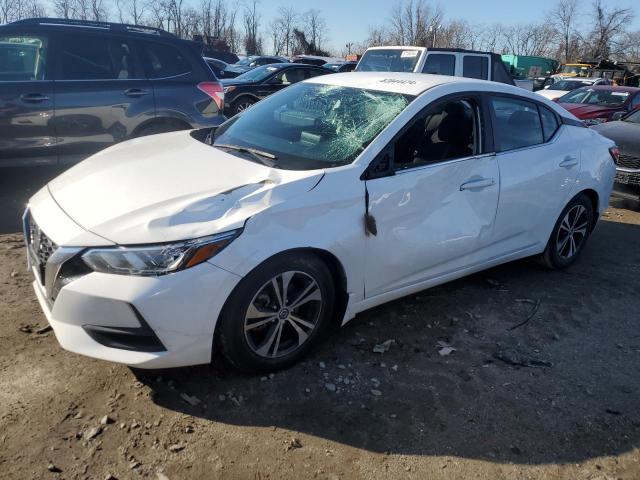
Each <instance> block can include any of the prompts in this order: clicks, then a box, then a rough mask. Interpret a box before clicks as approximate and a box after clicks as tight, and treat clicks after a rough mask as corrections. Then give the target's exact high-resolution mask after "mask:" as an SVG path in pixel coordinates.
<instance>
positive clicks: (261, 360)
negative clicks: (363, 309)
mask: <svg viewBox="0 0 640 480" xmlns="http://www.w3.org/2000/svg"><path fill="white" fill-rule="evenodd" d="M334 300H335V289H334V286H333V280H332V277H331V272H330V271H329V268H328V267H327V265H326V264H325V263H324V262H323V261H322V260H321V259H320V258H318V257H317V256H315V255H313V254H304V253H303V254H301V253H289V254H284V255H280V256H277V257H274V258H272V259H270V260H267V261H266V262H264V263H263V264H262V265H260V266H258V267H257V268H256V269H254V270H253V271H252V272H250V273H249V274H248V275H247V276H246V277H245V278H243V279H242V280H241V281H240V283H239V284H238V286H237V287H236V288H235V290H234V291H233V292H232V293H231V295H230V296H229V298H228V299H227V302H226V304H225V306H224V308H223V311H222V314H221V316H220V320H219V326H218V332H217V336H216V346H217V347H219V348H220V350H221V352H222V354H223V355H224V356H225V358H226V359H227V360H229V362H230V363H231V364H232V365H233V366H234V367H236V368H237V369H238V370H241V371H244V372H251V373H253V372H269V371H274V370H280V369H282V368H286V367H288V366H290V365H292V364H293V363H295V362H297V361H298V360H300V359H301V358H302V357H303V356H305V355H306V354H307V353H308V352H309V350H310V349H311V348H312V347H313V345H314V344H316V343H317V341H318V340H319V339H321V338H322V337H323V336H324V333H325V332H326V331H327V330H328V328H329V326H330V325H331V323H332V322H331V319H332V318H333V313H334V304H335V301H334Z"/></svg>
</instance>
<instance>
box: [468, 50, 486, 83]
mask: <svg viewBox="0 0 640 480" xmlns="http://www.w3.org/2000/svg"><path fill="white" fill-rule="evenodd" d="M462 76H463V77H467V78H479V79H480V80H488V79H489V59H488V58H487V57H480V56H478V55H465V56H464V58H463V60H462Z"/></svg>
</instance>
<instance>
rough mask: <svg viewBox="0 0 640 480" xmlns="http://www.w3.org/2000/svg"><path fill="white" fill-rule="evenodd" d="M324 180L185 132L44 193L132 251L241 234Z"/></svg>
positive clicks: (95, 164) (62, 180)
mask: <svg viewBox="0 0 640 480" xmlns="http://www.w3.org/2000/svg"><path fill="white" fill-rule="evenodd" d="M323 173H324V171H323V170H312V171H290V170H278V169H273V168H269V167H266V166H263V165H260V164H257V163H254V162H251V161H249V160H244V159H242V158H239V157H237V156H235V155H232V154H229V153H226V152H224V151H222V150H219V149H217V148H213V147H211V146H209V145H206V144H204V143H202V142H200V141H198V140H196V139H194V138H193V137H192V136H191V135H190V132H188V131H181V132H174V133H168V134H162V135H152V136H149V137H144V138H140V139H135V140H131V141H128V142H124V143H121V144H118V145H115V146H113V147H111V148H108V149H106V150H103V151H102V152H100V153H98V154H96V155H93V156H92V157H90V158H88V159H87V160H85V161H83V162H81V163H80V164H78V165H76V166H75V167H73V168H71V169H70V170H68V171H67V172H65V173H64V174H62V175H61V176H59V177H58V178H56V179H55V180H53V181H51V182H50V183H49V184H48V186H47V187H48V189H49V192H50V193H51V195H52V197H53V198H54V199H55V201H56V202H57V203H58V205H59V206H60V207H61V208H62V209H63V210H64V211H65V213H66V214H67V215H68V216H69V217H71V218H72V219H73V220H74V221H75V222H76V223H77V224H78V225H80V226H81V227H83V228H85V229H86V230H88V231H90V232H92V233H95V234H96V235H99V236H101V237H103V238H105V239H107V240H109V241H111V242H114V243H117V244H121V245H131V244H144V243H157V242H168V241H174V240H184V239H189V238H197V237H201V236H205V235H210V234H213V233H217V232H223V231H226V230H231V229H235V228H240V227H242V226H243V225H244V222H245V220H246V219H247V218H249V217H251V216H253V215H255V214H257V213H259V212H261V211H263V210H265V209H267V208H269V207H271V206H273V205H276V204H278V203H281V202H283V201H285V200H288V199H290V198H292V197H294V196H297V195H301V194H304V193H305V192H307V191H309V190H311V189H312V188H313V187H314V186H315V185H317V184H318V182H319V181H320V179H321V178H322V175H323Z"/></svg>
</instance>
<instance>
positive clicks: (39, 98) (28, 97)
mask: <svg viewBox="0 0 640 480" xmlns="http://www.w3.org/2000/svg"><path fill="white" fill-rule="evenodd" d="M20 100H22V101H23V102H30V103H39V102H44V101H46V100H49V97H47V96H46V95H42V94H41V93H25V94H24V95H20Z"/></svg>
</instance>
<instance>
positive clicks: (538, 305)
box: [507, 299, 540, 332]
mask: <svg viewBox="0 0 640 480" xmlns="http://www.w3.org/2000/svg"><path fill="white" fill-rule="evenodd" d="M517 301H520V302H521V303H522V302H525V303H530V302H531V300H529V299H516V302H517ZM539 308H540V299H538V300H536V302H535V304H534V306H533V310H531V313H529V315H528V316H527V318H525V319H524V320H523V321H522V322H520V323H517V324H515V325H513V326H512V327H509V328H507V330H508V331H509V332H510V331H512V330H515V329H516V328H519V327H522V326H523V325H526V324H527V323H529V320H531V319H532V318H533V317H534V316H535V315H536V313H538V309H539Z"/></svg>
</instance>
